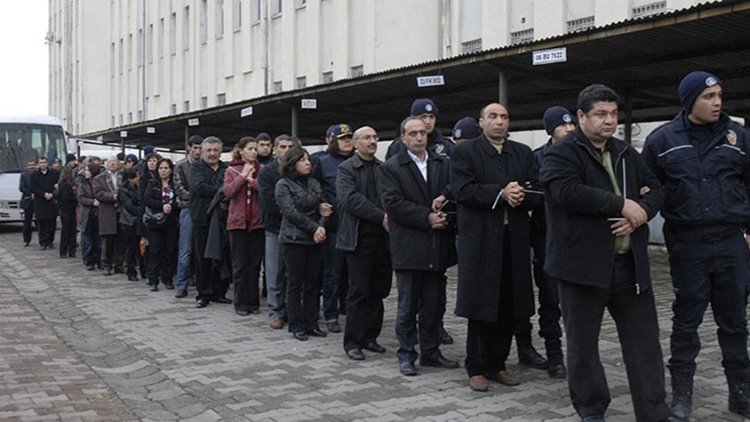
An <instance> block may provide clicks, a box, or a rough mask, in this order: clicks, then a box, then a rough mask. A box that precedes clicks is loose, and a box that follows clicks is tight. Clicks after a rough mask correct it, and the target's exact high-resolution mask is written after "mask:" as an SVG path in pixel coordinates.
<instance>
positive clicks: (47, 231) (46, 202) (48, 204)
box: [31, 157, 60, 250]
mask: <svg viewBox="0 0 750 422" xmlns="http://www.w3.org/2000/svg"><path fill="white" fill-rule="evenodd" d="M47 166H48V162H47V157H39V160H38V161H37V169H36V171H35V172H34V173H33V174H32V175H31V192H32V193H33V195H34V215H35V216H36V224H37V231H38V236H39V246H41V248H42V250H47V249H50V248H52V247H53V244H52V240H53V234H54V231H55V220H57V204H56V202H55V195H54V192H55V185H56V184H57V181H58V180H60V173H58V172H56V171H54V170H52V169H51V168H48V167H47Z"/></svg>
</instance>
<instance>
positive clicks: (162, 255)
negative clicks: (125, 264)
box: [146, 216, 180, 286]
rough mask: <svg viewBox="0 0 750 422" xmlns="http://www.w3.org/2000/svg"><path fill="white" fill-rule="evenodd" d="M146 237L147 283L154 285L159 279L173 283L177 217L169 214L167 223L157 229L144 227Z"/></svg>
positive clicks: (177, 230) (178, 233)
mask: <svg viewBox="0 0 750 422" xmlns="http://www.w3.org/2000/svg"><path fill="white" fill-rule="evenodd" d="M146 237H147V238H148V259H147V260H146V273H147V274H148V284H149V285H152V286H156V285H158V284H159V280H161V282H162V283H164V284H165V285H168V284H173V283H174V273H175V269H176V268H177V242H178V241H179V237H180V225H179V224H178V223H177V218H176V217H172V216H170V217H169V219H168V220H167V223H166V224H165V225H164V226H163V227H160V228H158V229H146Z"/></svg>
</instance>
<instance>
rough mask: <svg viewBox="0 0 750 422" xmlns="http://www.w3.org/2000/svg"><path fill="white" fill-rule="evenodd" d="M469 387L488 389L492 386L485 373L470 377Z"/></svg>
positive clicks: (478, 389) (479, 389) (476, 389)
mask: <svg viewBox="0 0 750 422" xmlns="http://www.w3.org/2000/svg"><path fill="white" fill-rule="evenodd" d="M469 388H471V389H472V390H474V391H487V390H488V389H489V388H490V383H489V381H487V378H486V377H485V376H484V375H474V376H473V377H471V378H469Z"/></svg>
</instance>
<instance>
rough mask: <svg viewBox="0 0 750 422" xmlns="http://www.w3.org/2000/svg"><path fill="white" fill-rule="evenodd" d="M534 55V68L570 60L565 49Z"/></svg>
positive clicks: (545, 51)
mask: <svg viewBox="0 0 750 422" xmlns="http://www.w3.org/2000/svg"><path fill="white" fill-rule="evenodd" d="M532 55H533V62H532V64H533V65H534V66H538V65H542V64H550V63H560V62H565V61H567V60H568V52H567V50H566V48H565V47H560V48H552V49H549V50H539V51H534V52H533V53H532Z"/></svg>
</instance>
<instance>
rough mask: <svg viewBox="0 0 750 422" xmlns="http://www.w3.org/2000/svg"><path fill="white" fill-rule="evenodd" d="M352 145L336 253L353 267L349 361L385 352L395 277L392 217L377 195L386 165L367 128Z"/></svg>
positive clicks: (340, 186) (343, 178) (341, 177)
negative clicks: (387, 307)
mask: <svg viewBox="0 0 750 422" xmlns="http://www.w3.org/2000/svg"><path fill="white" fill-rule="evenodd" d="M353 140H354V147H355V152H354V155H352V157H351V158H349V159H347V160H346V161H344V162H343V163H341V164H340V165H339V167H338V172H339V174H338V178H337V179H336V198H338V207H337V209H336V212H337V214H338V218H339V226H338V227H339V229H338V235H337V239H336V248H338V249H339V250H341V251H344V253H345V254H346V263H347V266H348V268H349V280H348V284H349V296H348V299H347V301H348V303H347V306H346V308H347V315H346V326H345V329H344V350H345V351H346V355H347V356H348V357H349V359H352V360H364V359H365V355H364V353H362V349H365V350H369V351H371V352H373V353H385V347H383V346H381V345H380V344H378V336H380V332H381V330H382V328H383V314H384V307H383V300H384V299H385V298H386V297H388V295H389V294H390V291H391V280H392V278H393V276H392V273H393V272H392V270H391V254H390V248H389V244H388V215H387V214H386V213H385V210H384V209H383V206H382V201H381V199H380V193H379V192H378V186H379V183H378V179H379V177H380V167H381V165H382V164H383V163H382V162H381V161H380V160H378V159H377V158H375V152H377V150H378V134H377V132H375V129H373V128H371V127H369V126H363V127H361V128H359V129H357V130H355V131H354V135H353ZM344 281H345V282H346V280H344Z"/></svg>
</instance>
